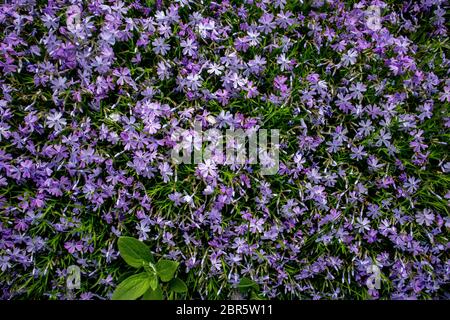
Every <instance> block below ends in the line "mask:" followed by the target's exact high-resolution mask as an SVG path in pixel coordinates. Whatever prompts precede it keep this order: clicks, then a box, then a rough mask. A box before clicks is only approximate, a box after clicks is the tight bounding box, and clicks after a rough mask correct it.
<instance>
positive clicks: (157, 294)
mask: <svg viewBox="0 0 450 320" xmlns="http://www.w3.org/2000/svg"><path fill="white" fill-rule="evenodd" d="M143 299H144V300H162V299H163V291H162V289H161V287H160V286H157V287H156V290H153V289H152V288H149V289H148V290H147V291H146V292H145V293H144V296H143Z"/></svg>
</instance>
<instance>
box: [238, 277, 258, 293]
mask: <svg viewBox="0 0 450 320" xmlns="http://www.w3.org/2000/svg"><path fill="white" fill-rule="evenodd" d="M238 288H239V290H241V292H243V293H245V292H248V291H250V290H252V289H253V290H256V291H259V285H258V284H257V283H256V282H255V281H253V280H252V279H249V278H245V277H244V278H242V279H241V281H240V282H239V284H238Z"/></svg>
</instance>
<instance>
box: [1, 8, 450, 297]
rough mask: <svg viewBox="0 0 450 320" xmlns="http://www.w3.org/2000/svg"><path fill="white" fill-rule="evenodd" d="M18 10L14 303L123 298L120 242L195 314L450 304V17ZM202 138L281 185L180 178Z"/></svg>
mask: <svg viewBox="0 0 450 320" xmlns="http://www.w3.org/2000/svg"><path fill="white" fill-rule="evenodd" d="M3 2H4V3H3V4H1V5H0V30H1V32H0V86H1V92H0V270H1V272H0V298H2V299H13V298H23V297H25V298H48V299H66V298H68V296H67V290H66V287H65V277H66V275H67V268H68V267H69V266H71V265H77V266H79V267H80V268H81V271H82V274H81V285H82V286H81V288H80V290H79V291H78V292H77V293H76V294H77V296H76V297H77V298H80V299H93V298H99V299H105V298H110V297H111V293H112V291H113V290H114V288H115V286H116V285H117V283H118V282H119V281H120V279H121V275H122V274H123V271H124V270H125V268H126V267H125V266H124V265H123V264H122V262H121V261H120V259H118V252H117V245H116V243H117V237H119V236H120V235H129V236H136V237H138V238H139V239H141V240H143V241H145V242H146V244H148V245H149V246H150V247H151V248H152V250H153V252H154V254H155V255H156V256H161V257H165V258H168V259H173V260H176V261H178V262H180V269H181V277H182V278H184V279H185V281H186V283H187V284H188V287H189V297H190V298H201V299H214V298H229V297H231V296H232V295H233V294H235V288H236V287H237V284H238V283H239V281H240V279H241V278H242V277H248V278H250V279H253V280H254V281H255V282H257V283H258V284H259V285H260V288H261V294H262V295H264V296H265V297H268V298H274V297H278V298H286V299H342V298H351V299H371V298H387V299H406V298H413V299H436V298H449V292H448V283H449V278H450V260H449V255H448V252H449V247H450V243H449V228H450V214H449V206H450V191H449V190H450V176H449V174H448V173H449V172H450V159H449V157H448V155H449V149H448V143H450V139H449V138H450V131H449V127H450V108H449V106H450V76H449V75H450V57H447V56H448V53H449V52H450V42H449V41H448V32H449V30H448V11H447V10H448V8H449V7H448V5H449V3H448V1H446V0H420V1H415V0H404V1H388V0H385V1H381V0H362V1H342V0H315V1H301V0H300V1H298V0H297V1H294V0H242V1H232V0H224V1H207V0H203V1H202V0H175V1H165V0H164V1H163V0H156V1H141V0H134V1H133V0H90V1H87V0H48V1H42V0H11V1H3ZM370 8H372V9H373V8H377V10H378V11H377V12H378V13H379V16H377V17H375V18H376V20H371V19H373V18H374V17H373V16H370V14H369V12H372V14H373V10H372V11H370V10H369V9H370ZM374 21H375V24H374ZM194 121H197V122H200V123H201V124H202V129H203V130H208V129H212V128H214V129H218V130H226V129H243V130H258V129H260V128H266V129H277V130H279V132H280V144H279V148H280V164H279V170H278V173H277V174H275V175H268V176H263V175H261V174H259V171H258V165H257V164H256V165H255V164H250V163H245V164H237V165H228V166H227V165H223V164H222V163H221V162H220V158H221V156H223V155H221V154H217V155H214V157H212V159H211V160H207V161H205V162H204V163H200V164H174V163H173V162H172V161H171V157H170V154H171V150H172V149H173V148H174V146H175V144H176V142H177V141H175V138H174V132H177V130H180V129H186V130H190V128H192V124H193V123H194ZM187 132H189V131H187ZM191 132H192V131H191ZM200 147H201V146H200ZM374 266H375V267H376V268H377V270H379V277H380V279H379V280H380V286H375V287H374V286H368V285H367V283H368V279H369V278H370V277H371V276H373V274H372V271H371V270H373V267H374Z"/></svg>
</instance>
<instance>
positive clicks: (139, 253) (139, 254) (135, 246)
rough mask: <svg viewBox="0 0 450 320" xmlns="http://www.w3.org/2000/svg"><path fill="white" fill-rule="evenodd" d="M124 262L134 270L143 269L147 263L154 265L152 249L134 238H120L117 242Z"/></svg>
mask: <svg viewBox="0 0 450 320" xmlns="http://www.w3.org/2000/svg"><path fill="white" fill-rule="evenodd" d="M117 243H118V246H119V252H120V255H121V256H122V258H123V260H125V262H126V263H128V264H129V265H130V266H132V267H134V268H139V267H142V266H143V265H144V264H145V263H149V262H151V263H154V262H155V260H154V259H153V256H152V254H151V253H150V249H149V248H148V247H147V246H146V245H145V244H144V243H143V242H141V241H139V240H137V239H135V238H132V237H120V238H119V241H118V242H117Z"/></svg>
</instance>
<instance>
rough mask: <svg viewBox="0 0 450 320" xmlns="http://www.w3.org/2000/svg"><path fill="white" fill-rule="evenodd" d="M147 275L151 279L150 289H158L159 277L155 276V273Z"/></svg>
mask: <svg viewBox="0 0 450 320" xmlns="http://www.w3.org/2000/svg"><path fill="white" fill-rule="evenodd" d="M147 275H148V277H149V279H150V288H151V289H152V290H156V289H157V288H158V276H157V275H156V274H154V273H153V274H149V273H148V272H147Z"/></svg>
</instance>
